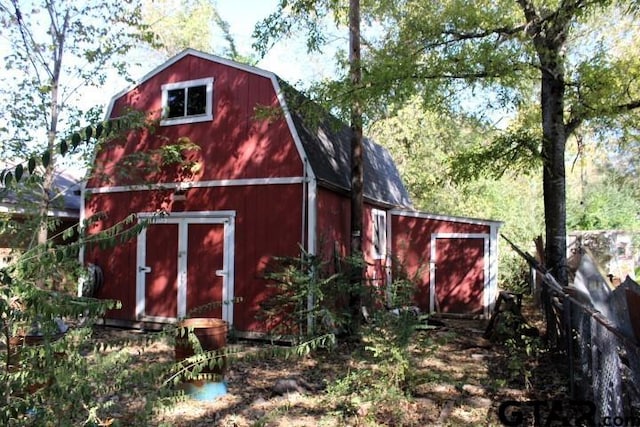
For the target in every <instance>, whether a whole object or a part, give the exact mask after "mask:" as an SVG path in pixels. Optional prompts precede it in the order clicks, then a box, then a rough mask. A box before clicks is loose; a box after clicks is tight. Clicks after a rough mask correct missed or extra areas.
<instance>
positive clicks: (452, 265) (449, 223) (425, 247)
mask: <svg viewBox="0 0 640 427" xmlns="http://www.w3.org/2000/svg"><path fill="white" fill-rule="evenodd" d="M388 220H389V221H391V227H392V230H393V232H392V242H391V250H392V253H393V254H394V263H393V276H394V277H408V278H411V279H412V280H414V281H415V283H416V285H417V293H416V304H417V305H418V306H419V307H420V309H421V310H423V311H429V304H430V291H429V289H430V261H431V237H432V235H433V234H438V233H454V234H489V233H490V231H491V230H490V227H489V226H488V225H484V224H477V223H473V222H463V221H456V220H444V219H433V218H420V217H412V216H403V215H392V216H391V218H389V219H388ZM482 244H483V240H482V239H460V241H458V246H456V248H455V249H456V250H455V251H448V252H446V255H445V252H443V253H441V254H440V255H439V256H438V273H437V275H436V277H437V278H438V279H437V280H438V282H439V283H440V278H442V277H446V278H449V279H450V280H448V281H447V282H446V285H445V288H446V289H443V290H442V295H440V296H439V298H438V303H439V304H440V303H442V304H441V306H440V307H436V308H440V309H441V311H444V312H455V313H464V314H473V313H479V314H481V311H482V306H483V299H482V298H483V289H479V288H478V283H484V277H482V278H479V277H478V274H480V273H478V271H480V272H482V271H483V267H484V265H479V264H478V263H480V262H483V259H484V257H488V256H489V254H484V247H483V246H482ZM478 245H480V247H479V248H478ZM478 250H479V251H481V252H482V253H481V254H479V253H478V252H477V251H478ZM465 251H472V252H474V253H473V254H472V253H471V252H469V253H467V252H465ZM472 255H473V256H472ZM458 256H461V257H462V258H460V259H458V258H457V257H458ZM466 259H468V260H469V262H471V265H470V266H466V262H467V261H466ZM463 261H464V262H463ZM467 267H468V268H467ZM458 275H462V276H460V277H458ZM451 284H455V285H451ZM450 286H455V287H456V289H455V292H454V290H452V289H450V288H449V287H450ZM447 293H449V294H450V295H449V296H451V295H453V294H455V295H456V298H458V297H459V298H458V299H457V300H456V301H457V302H455V303H453V304H451V305H447V302H446V298H445V294H447ZM462 300H464V301H466V303H464V304H463V303H460V302H459V301H462Z"/></svg>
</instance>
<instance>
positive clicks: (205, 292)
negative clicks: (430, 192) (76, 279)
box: [82, 50, 499, 333]
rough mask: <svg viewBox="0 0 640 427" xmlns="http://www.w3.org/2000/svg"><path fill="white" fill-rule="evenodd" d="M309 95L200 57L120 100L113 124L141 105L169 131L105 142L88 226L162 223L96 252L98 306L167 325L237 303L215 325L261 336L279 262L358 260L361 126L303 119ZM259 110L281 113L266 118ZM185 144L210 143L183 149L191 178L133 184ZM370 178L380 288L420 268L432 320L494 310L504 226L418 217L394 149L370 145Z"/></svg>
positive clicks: (373, 260)
mask: <svg viewBox="0 0 640 427" xmlns="http://www.w3.org/2000/svg"><path fill="white" fill-rule="evenodd" d="M300 100H301V98H300V95H299V94H297V93H296V92H295V91H294V90H293V89H292V88H290V87H289V86H288V85H287V84H286V83H284V82H283V81H281V80H280V79H279V78H278V77H277V76H276V75H275V74H273V73H271V72H267V71H264V70H260V69H258V68H254V67H250V66H247V65H243V64H239V63H235V62H232V61H229V60H225V59H222V58H219V57H215V56H212V55H208V54H204V53H202V52H198V51H194V50H186V51H184V52H183V53H181V54H179V55H177V56H176V57H174V58H172V59H171V60H169V61H168V62H166V63H165V64H163V65H161V66H160V67H158V68H156V69H155V70H153V71H152V72H151V73H149V74H148V75H147V76H145V77H144V78H143V79H142V80H141V81H140V82H139V83H138V84H136V85H135V86H134V87H132V88H130V89H129V90H127V91H125V92H123V93H120V94H118V95H116V96H115V97H114V98H113V100H112V102H111V105H110V108H109V117H111V118H116V117H120V116H122V115H124V114H125V113H126V112H127V111H130V110H131V109H133V110H137V111H142V112H146V113H147V114H148V115H149V116H150V117H151V118H153V119H157V120H158V123H159V126H158V127H157V129H156V130H155V132H153V133H151V132H150V131H147V130H140V131H135V132H131V133H130V134H129V136H128V137H127V138H125V139H124V140H118V141H113V142H111V143H108V144H105V145H104V146H103V147H101V149H100V150H99V152H98V153H97V155H96V160H95V167H94V169H95V170H94V172H95V173H94V174H93V178H92V179H91V180H89V182H88V183H87V185H86V187H85V193H86V197H84V198H83V200H84V204H83V207H82V216H83V218H88V217H92V216H94V215H97V214H100V215H101V216H100V219H99V220H98V221H97V222H95V223H94V224H93V225H92V226H91V228H90V230H89V232H90V233H96V232H98V231H100V230H104V229H106V228H108V227H110V226H113V225H114V224H117V223H118V222H120V221H122V220H123V219H124V218H126V217H127V216H129V215H130V214H136V218H137V221H145V220H146V219H149V218H153V221H152V222H151V225H149V226H148V227H146V228H144V229H143V231H142V232H141V233H140V234H139V235H138V236H137V238H135V239H131V240H128V241H125V242H123V243H122V244H120V245H119V246H117V247H115V248H111V249H106V248H105V249H99V248H93V249H91V250H90V251H88V252H87V253H86V254H85V260H86V261H87V262H92V263H95V264H96V265H98V266H99V267H101V269H102V271H103V278H104V279H103V280H104V281H103V285H102V286H101V288H100V290H99V297H101V298H112V299H117V300H120V301H121V302H122V308H121V309H120V310H114V311H112V312H110V313H108V318H107V319H106V320H107V322H109V323H113V324H136V323H138V322H168V321H172V320H174V319H176V318H179V317H182V316H184V315H186V314H187V313H189V312H190V310H192V309H193V308H195V307H199V306H201V305H202V304H203V303H207V302H211V301H226V302H228V303H226V304H223V305H221V306H217V307H212V308H211V309H210V310H209V311H208V312H207V313H203V314H202V315H206V316H215V317H221V318H223V319H225V320H227V321H228V322H230V324H232V325H233V327H234V329H235V330H236V331H239V332H244V333H251V332H261V331H263V330H264V325H263V324H261V322H260V321H258V320H257V318H256V314H257V312H258V309H259V304H260V302H261V301H262V300H263V299H264V298H265V296H266V295H267V288H266V286H265V285H266V281H265V279H264V273H265V268H266V266H267V264H268V263H269V262H270V260H271V259H272V258H273V257H274V256H295V255H296V254H298V253H299V248H300V247H303V248H304V249H305V250H306V251H308V252H309V253H312V254H323V255H326V256H334V255H340V256H344V255H347V248H348V246H349V218H350V198H349V189H350V166H349V163H350V162H349V159H350V154H349V153H350V149H349V141H350V133H349V132H350V131H349V128H348V127H346V126H344V125H343V124H340V123H338V121H337V120H335V119H333V118H331V117H330V116H329V115H328V114H326V113H322V114H319V115H316V114H311V113H310V111H311V110H310V108H308V106H307V107H305V108H299V107H300V106H301V105H308V104H310V103H309V102H308V101H305V100H303V102H300ZM259 108H267V109H269V108H272V109H275V110H277V111H279V112H280V114H278V115H274V114H268V115H264V118H260V117H261V116H260V115H259V114H256V111H257V109H259ZM314 108H315V107H314ZM315 111H316V112H317V111H318V110H317V108H316V110H315ZM310 115H314V116H316V117H315V118H314V119H309V117H308V116H310ZM181 138H182V139H184V138H188V139H189V140H190V141H192V142H193V143H195V144H196V145H197V146H198V147H199V149H198V150H190V151H189V152H188V153H187V154H186V157H187V160H188V161H189V166H190V167H189V168H184V167H182V168H180V167H175V166H169V167H164V168H160V169H158V170H152V171H148V170H145V171H139V172H140V174H141V175H144V177H145V180H146V181H145V182H146V183H143V184H141V183H140V181H139V177H136V176H132V174H131V173H126V174H123V173H121V172H122V171H123V170H125V169H122V163H123V162H124V161H125V158H126V157H127V156H129V157H131V155H132V154H134V153H143V152H153V150H157V149H159V148H161V147H162V146H163V145H164V144H166V141H177V140H180V139H181ZM134 158H135V156H134ZM128 170H129V171H130V170H131V169H130V168H129V169H128ZM364 173H365V190H364V193H365V213H364V218H365V219H364V230H366V231H365V235H364V239H363V250H364V252H365V257H366V260H367V262H368V267H367V271H366V274H367V277H368V278H369V279H370V280H371V282H372V283H373V284H374V285H375V286H379V287H380V288H383V287H384V286H385V285H386V284H387V283H389V280H392V277H391V276H392V274H391V271H392V268H391V267H392V265H391V264H392V262H391V260H392V259H398V260H399V262H401V263H404V264H406V267H407V268H408V269H409V271H413V272H414V273H415V272H417V271H418V268H419V266H418V264H419V263H426V264H424V265H427V266H428V265H429V262H431V263H432V264H431V266H432V271H431V272H430V273H429V272H428V271H427V272H419V283H420V286H422V287H423V289H422V290H421V292H420V295H419V298H418V303H419V304H420V305H421V308H422V309H424V310H425V311H426V310H431V311H442V312H451V313H462V314H485V315H486V314H487V309H488V308H489V307H490V305H491V304H492V303H493V300H494V299H495V294H496V291H495V288H496V282H497V262H496V259H497V237H496V236H497V229H498V227H499V223H497V222H491V221H479V220H478V221H477V220H469V219H462V218H445V217H437V216H432V215H428V214H424V213H419V212H415V211H413V210H412V208H411V201H410V198H409V195H408V194H407V191H406V190H405V188H404V186H403V184H402V181H401V179H400V176H399V174H398V171H397V169H396V167H395V165H394V162H393V160H392V158H391V156H390V154H389V152H388V151H387V150H386V149H384V148H382V147H381V146H379V145H377V144H375V143H373V142H371V141H369V140H365V165H364ZM134 175H135V174H134ZM160 211H162V212H166V213H167V214H166V215H163V216H160V217H158V215H157V212H160ZM405 261H406V262H405ZM434 263H435V264H434ZM435 267H437V268H438V270H437V273H436V274H434V270H433V269H434V268H435ZM235 298H242V302H241V303H234V302H233V300H234V299H235Z"/></svg>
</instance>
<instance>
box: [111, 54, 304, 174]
mask: <svg viewBox="0 0 640 427" xmlns="http://www.w3.org/2000/svg"><path fill="white" fill-rule="evenodd" d="M188 55H191V56H195V57H197V58H201V59H205V60H208V61H212V62H216V63H219V64H222V65H226V66H228V67H232V68H236V69H239V70H242V71H246V72H248V73H251V74H256V75H259V76H262V77H265V78H268V79H270V80H271V83H272V84H273V88H274V90H275V93H276V96H277V98H278V101H279V102H280V105H281V107H282V110H283V112H284V114H285V118H286V121H287V126H288V127H289V130H290V132H291V135H292V136H293V139H294V141H295V144H296V149H297V150H298V154H299V155H300V159H301V161H302V163H303V167H304V168H305V169H306V170H307V175H308V176H309V178H311V179H315V174H314V172H313V170H312V169H311V165H310V164H309V161H308V158H307V154H306V152H305V151H304V148H303V146H302V142H301V141H300V137H299V136H298V132H297V131H296V128H295V126H294V124H293V119H292V118H291V114H290V112H289V108H288V106H287V103H286V99H285V96H284V93H283V92H282V89H281V88H280V84H279V83H278V78H277V76H276V74H275V73H273V72H271V71H266V70H263V69H261V68H257V67H253V66H251V65H246V64H241V63H239V62H235V61H232V60H230V59H225V58H222V57H220V56H217V55H213V54H209V53H205V52H201V51H199V50H195V49H185V50H183V51H182V52H180V53H179V54H177V55H175V56H174V57H172V58H170V59H169V60H167V61H165V62H163V63H162V64H160V65H158V66H157V67H155V68H154V69H153V70H151V71H150V72H148V73H147V74H145V75H144V76H143V77H142V78H141V79H140V80H138V81H137V82H136V83H134V84H132V85H130V86H129V87H127V88H126V89H124V90H122V91H120V92H118V93H117V94H115V95H114V96H112V97H111V100H110V101H109V105H108V106H107V111H106V113H105V118H107V119H108V118H109V117H111V113H112V111H113V106H114V104H115V102H116V100H117V99H119V98H120V97H122V96H123V95H125V94H126V93H128V92H130V91H131V90H133V89H134V88H135V87H137V86H139V85H141V84H142V83H144V82H146V81H147V80H149V79H150V78H151V77H153V76H155V75H156V74H158V73H160V72H161V71H163V70H165V69H167V68H169V67H170V66H172V65H173V64H175V63H176V62H178V61H180V60H181V59H183V58H185V57H186V56H188Z"/></svg>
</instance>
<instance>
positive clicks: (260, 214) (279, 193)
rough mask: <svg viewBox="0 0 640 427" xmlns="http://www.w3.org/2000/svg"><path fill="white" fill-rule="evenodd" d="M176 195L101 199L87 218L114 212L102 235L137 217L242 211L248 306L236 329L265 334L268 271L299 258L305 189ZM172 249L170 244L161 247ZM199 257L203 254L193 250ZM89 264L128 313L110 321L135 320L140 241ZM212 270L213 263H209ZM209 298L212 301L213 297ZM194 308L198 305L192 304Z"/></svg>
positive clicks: (242, 291)
mask: <svg viewBox="0 0 640 427" xmlns="http://www.w3.org/2000/svg"><path fill="white" fill-rule="evenodd" d="M170 195H171V193H170V192H166V191H165V192H161V191H140V192H130V193H112V194H95V195H93V196H91V198H90V199H89V201H88V203H87V214H88V215H91V214H94V213H97V212H100V211H105V210H108V211H109V217H108V218H107V219H103V220H101V221H98V222H97V223H96V224H95V225H94V226H93V227H92V228H91V230H90V232H96V231H98V230H100V229H105V228H106V227H108V226H109V225H112V224H115V223H116V222H118V221H120V220H122V219H123V218H125V217H126V216H127V215H128V214H129V213H132V212H134V213H135V212H155V211H156V210H158V209H166V210H167V211H169V212H197V211H223V210H234V211H236V225H235V231H236V233H235V247H236V251H235V254H234V261H235V265H234V267H235V297H238V298H242V299H243V301H242V302H240V303H238V304H236V306H235V318H234V324H235V327H236V328H237V329H238V330H241V331H258V330H263V327H262V326H263V325H262V324H261V322H260V321H259V320H258V319H257V314H258V312H259V305H260V302H261V301H262V300H263V299H264V298H265V297H266V296H267V293H268V289H267V288H266V286H265V285H266V282H265V280H264V275H265V268H266V267H267V264H268V262H269V260H270V259H271V258H272V257H274V256H295V255H297V254H298V245H299V243H300V242H301V240H302V237H303V236H302V185H301V184H281V185H259V186H244V187H215V188H206V189H196V188H192V189H190V190H188V192H187V200H186V201H185V202H183V203H181V204H180V208H179V209H174V208H175V207H176V206H177V205H178V204H177V203H172V201H171V198H170ZM160 247H161V248H163V250H168V248H167V247H166V246H165V245H162V246H160ZM193 250H194V251H195V252H194V254H196V256H198V255H197V253H198V252H197V251H196V250H195V249H193ZM87 260H88V261H92V262H96V263H97V264H98V265H99V266H101V267H102V268H103V270H104V278H105V280H104V286H103V288H102V290H101V293H100V297H103V298H112V299H118V300H120V301H121V302H122V306H123V308H122V310H118V311H114V312H112V313H109V316H108V317H110V318H116V319H126V320H134V316H135V297H136V296H135V280H136V276H135V275H136V267H137V266H136V240H135V238H134V239H133V240H130V241H128V242H126V243H125V244H122V245H119V246H118V247H117V248H115V249H110V250H104V251H101V250H100V249H99V248H93V249H92V250H90V251H89V252H88V254H87ZM206 263H207V265H209V264H210V259H207V260H206ZM207 298H208V297H207ZM189 305H190V306H191V307H193V302H191V303H189Z"/></svg>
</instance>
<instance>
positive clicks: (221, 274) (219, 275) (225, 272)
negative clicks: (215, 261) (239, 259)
mask: <svg viewBox="0 0 640 427" xmlns="http://www.w3.org/2000/svg"><path fill="white" fill-rule="evenodd" d="M226 275H227V270H216V276H218V277H224V276H226Z"/></svg>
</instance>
